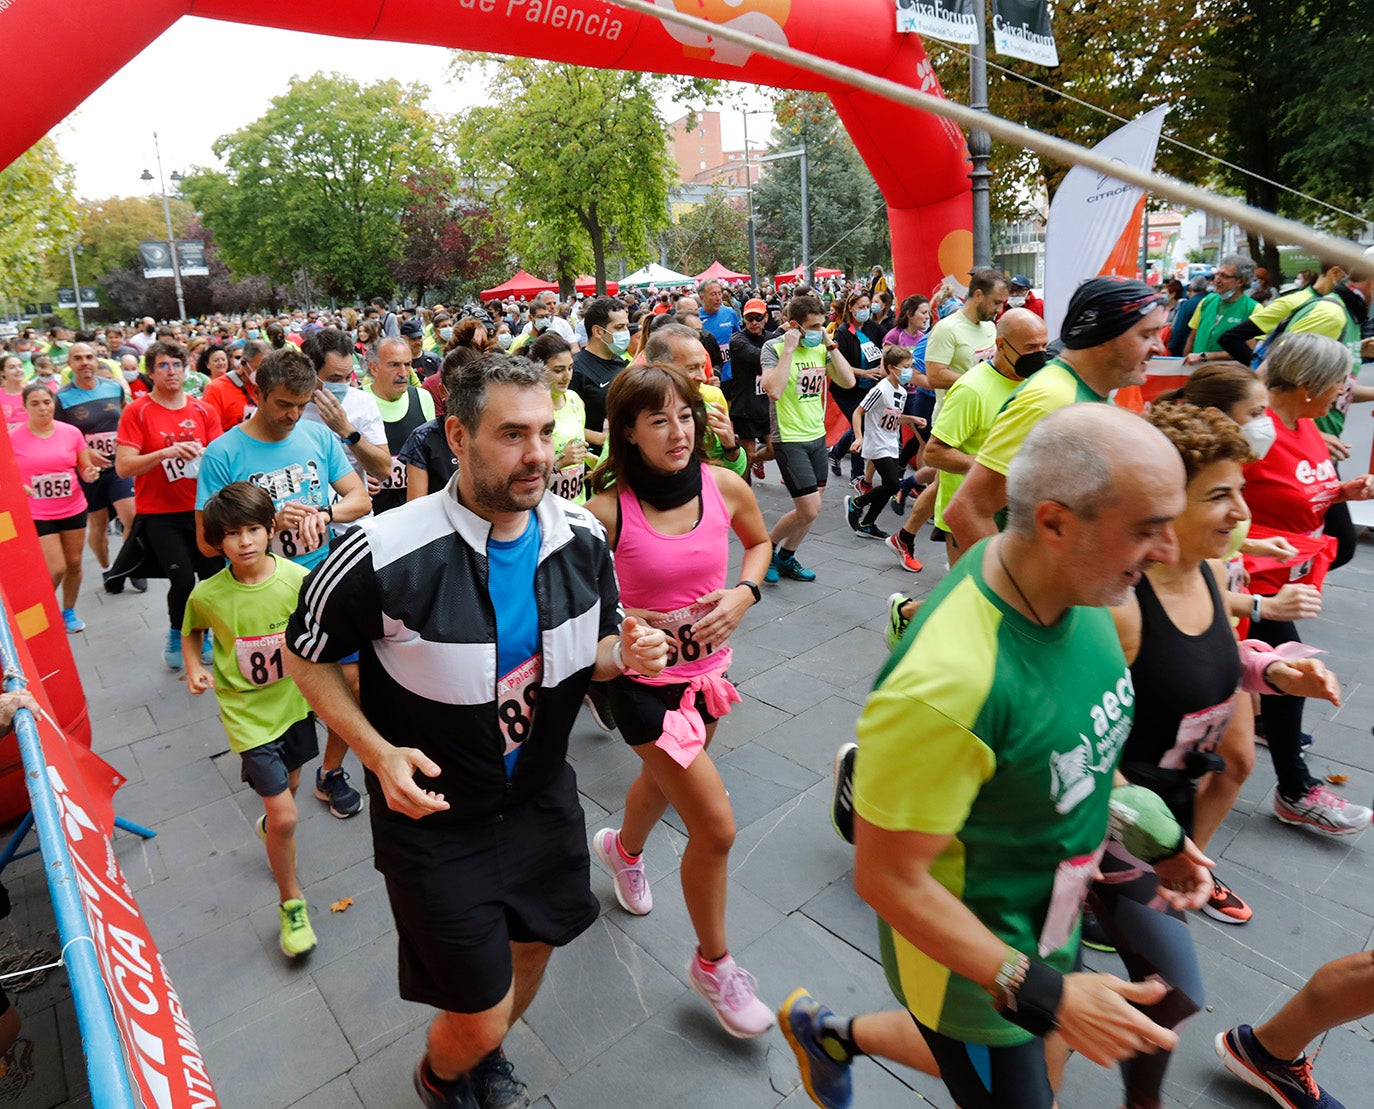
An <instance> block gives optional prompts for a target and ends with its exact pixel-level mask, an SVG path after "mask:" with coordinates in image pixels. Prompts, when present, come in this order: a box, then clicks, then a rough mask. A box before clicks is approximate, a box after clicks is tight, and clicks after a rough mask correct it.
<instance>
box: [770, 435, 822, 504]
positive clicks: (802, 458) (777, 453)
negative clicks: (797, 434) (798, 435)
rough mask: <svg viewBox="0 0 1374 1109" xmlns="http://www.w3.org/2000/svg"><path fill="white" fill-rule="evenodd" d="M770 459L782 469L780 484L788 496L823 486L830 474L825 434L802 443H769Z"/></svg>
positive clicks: (811, 491) (796, 495)
mask: <svg viewBox="0 0 1374 1109" xmlns="http://www.w3.org/2000/svg"><path fill="white" fill-rule="evenodd" d="M773 461H775V462H776V463H777V464H778V469H779V470H780V471H782V483H783V484H784V485H785V486H787V492H788V494H789V495H790V496H792V497H794V498H796V497H805V496H809V495H810V494H812V493H814V492H816V490H818V489H824V488H825V482H826V478H827V477H828V476H829V474H830V470H829V468H828V467H829V465H830V453H829V451H827V450H826V447H825V436H824V435H822V436H821V437H820V438H819V439H812V440H810V441H809V442H805V443H779V442H776V441H775V442H774V443H773Z"/></svg>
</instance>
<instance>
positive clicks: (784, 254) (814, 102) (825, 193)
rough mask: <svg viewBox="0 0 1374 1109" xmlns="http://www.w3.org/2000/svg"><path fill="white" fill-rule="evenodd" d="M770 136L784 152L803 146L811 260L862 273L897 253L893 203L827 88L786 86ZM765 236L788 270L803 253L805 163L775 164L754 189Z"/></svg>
mask: <svg viewBox="0 0 1374 1109" xmlns="http://www.w3.org/2000/svg"><path fill="white" fill-rule="evenodd" d="M774 118H775V119H776V121H777V122H776V124H775V126H774V128H773V134H772V137H771V139H770V142H771V143H772V146H773V149H774V150H775V151H778V152H782V151H787V150H794V149H797V148H798V147H801V146H803V145H804V146H805V147H806V151H807V161H808V181H809V185H810V188H809V190H808V192H809V200H810V209H811V261H812V264H813V265H826V266H834V267H836V268H837V269H843V270H844V271H845V272H846V273H850V274H856V273H862V272H864V271H866V270H868V269H869V268H870V267H872V266H874V265H877V264H880V263H885V262H887V261H889V260H890V258H891V255H892V240H891V235H890V233H889V230H888V223H887V205H886V204H885V203H884V201H883V197H882V193H881V192H879V190H878V186H877V183H876V182H875V181H874V180H873V175H872V174H871V173H870V172H869V170H868V167H867V166H866V165H865V164H864V161H863V158H861V157H860V156H859V152H858V150H856V149H855V147H854V140H853V139H851V138H850V137H849V132H848V131H846V130H845V128H844V124H842V123H841V122H840V119H839V116H837V115H836V114H835V110H834V108H832V107H831V105H830V99H829V97H827V96H825V95H824V94H823V93H814V92H794V91H786V92H782V93H779V95H778V97H777V100H776V101H775V106H774ZM754 215H755V219H756V221H757V223H758V227H759V237H760V240H761V241H766V242H767V243H768V245H769V246H770V247H771V249H772V250H773V252H774V256H775V259H776V264H777V265H778V266H781V267H783V268H785V269H790V268H792V267H794V266H796V265H798V264H800V262H801V260H802V258H801V163H800V159H797V158H786V159H783V160H781V161H777V162H773V163H771V164H770V165H769V167H768V172H767V174H766V175H765V176H764V178H763V180H762V181H761V182H759V184H758V185H756V186H755V187H754Z"/></svg>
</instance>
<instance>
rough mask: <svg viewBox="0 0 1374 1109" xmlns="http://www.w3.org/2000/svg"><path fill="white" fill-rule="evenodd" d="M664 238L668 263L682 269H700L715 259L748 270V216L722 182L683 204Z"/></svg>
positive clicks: (696, 270) (740, 270) (690, 270)
mask: <svg viewBox="0 0 1374 1109" xmlns="http://www.w3.org/2000/svg"><path fill="white" fill-rule="evenodd" d="M663 240H664V242H663V245H664V247H665V249H666V250H667V252H668V264H669V265H670V266H672V267H673V268H674V269H676V270H679V271H680V272H682V273H700V272H701V271H702V270H704V269H706V267H707V266H709V265H710V264H711V263H712V262H715V261H719V262H720V263H721V264H722V265H725V266H729V267H730V269H732V270H736V271H738V272H740V273H748V272H749V218H748V216H747V214H746V213H745V210H744V209H743V208H742V207H741V204H740V202H739V201H737V200H735V199H734V198H732V197H731V196H729V195H728V194H727V193H726V191H725V189H724V188H723V187H721V186H717V187H716V188H714V189H712V190H711V192H710V194H709V195H708V196H707V197H706V199H705V201H703V202H702V203H700V204H693V205H691V206H684V207H683V208H682V210H681V211H680V212H679V214H678V217H677V220H676V221H675V222H674V223H673V225H672V226H671V227H669V228H668V230H667V231H665V232H664V235H663Z"/></svg>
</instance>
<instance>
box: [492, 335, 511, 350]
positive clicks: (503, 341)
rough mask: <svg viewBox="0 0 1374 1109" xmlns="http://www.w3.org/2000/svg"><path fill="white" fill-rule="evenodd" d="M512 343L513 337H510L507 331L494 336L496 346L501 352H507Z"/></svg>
mask: <svg viewBox="0 0 1374 1109" xmlns="http://www.w3.org/2000/svg"><path fill="white" fill-rule="evenodd" d="M513 342H515V336H514V335H512V334H511V333H510V332H509V331H503V332H501V334H499V335H498V336H496V345H497V346H499V347H500V348H501V349H502V350H508V349H509V348H510V345H511V343H513Z"/></svg>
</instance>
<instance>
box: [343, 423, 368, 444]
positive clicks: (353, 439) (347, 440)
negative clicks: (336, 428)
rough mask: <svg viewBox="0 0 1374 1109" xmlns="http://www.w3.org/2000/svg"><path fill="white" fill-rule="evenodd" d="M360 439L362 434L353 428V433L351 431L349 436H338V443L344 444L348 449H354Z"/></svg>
mask: <svg viewBox="0 0 1374 1109" xmlns="http://www.w3.org/2000/svg"><path fill="white" fill-rule="evenodd" d="M362 437H363V433H362V432H361V431H359V430H358V429H357V428H356V427H355V428H354V429H353V431H352V433H351V434H349V435H340V436H339V442H341V443H344V444H346V445H347V446H350V447H356V446H357V445H358V443H359V441H360V440H361V439H362Z"/></svg>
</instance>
